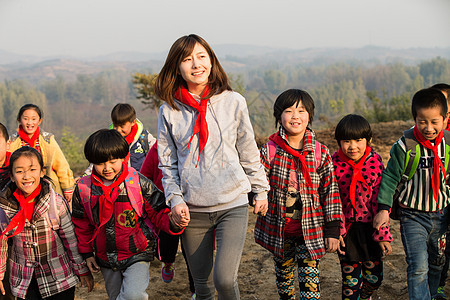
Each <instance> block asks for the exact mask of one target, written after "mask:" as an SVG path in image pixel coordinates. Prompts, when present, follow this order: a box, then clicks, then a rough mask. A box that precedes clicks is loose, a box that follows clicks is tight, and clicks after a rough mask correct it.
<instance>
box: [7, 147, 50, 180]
mask: <svg viewBox="0 0 450 300" xmlns="http://www.w3.org/2000/svg"><path fill="white" fill-rule="evenodd" d="M22 156H25V157H33V156H35V157H36V159H37V161H38V163H39V165H40V166H41V170H42V171H44V160H43V158H42V155H41V153H39V151H37V150H36V149H34V148H32V147H29V146H23V147H20V148H19V149H17V150H16V151H14V152H13V153H12V154H11V157H10V158H9V166H8V173H9V175H12V173H13V172H12V171H13V165H14V162H15V161H16V160H17V159H18V158H19V157H22Z"/></svg>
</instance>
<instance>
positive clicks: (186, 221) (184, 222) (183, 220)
mask: <svg viewBox="0 0 450 300" xmlns="http://www.w3.org/2000/svg"><path fill="white" fill-rule="evenodd" d="M189 221H190V220H189V219H188V218H186V215H185V214H184V213H182V215H181V222H180V224H179V225H178V224H177V223H176V222H175V220H174V216H173V213H171V212H170V213H169V222H170V224H171V225H172V226H173V227H175V228H184V227H186V226H188V224H189Z"/></svg>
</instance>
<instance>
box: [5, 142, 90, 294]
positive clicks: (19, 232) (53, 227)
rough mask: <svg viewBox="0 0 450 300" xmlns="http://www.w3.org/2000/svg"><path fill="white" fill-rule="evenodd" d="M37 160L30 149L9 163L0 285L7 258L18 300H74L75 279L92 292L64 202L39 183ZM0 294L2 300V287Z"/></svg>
mask: <svg viewBox="0 0 450 300" xmlns="http://www.w3.org/2000/svg"><path fill="white" fill-rule="evenodd" d="M43 167H44V163H43V159H42V156H41V154H39V152H38V151H37V150H36V149H34V148H31V147H22V148H20V149H18V150H16V151H15V152H14V153H13V154H12V155H11V158H10V165H9V167H8V168H9V169H8V173H9V174H8V175H9V176H10V177H11V182H9V183H8V184H7V185H6V187H5V188H4V189H3V190H2V191H1V194H0V213H1V214H2V217H1V218H0V219H1V220H2V221H1V223H2V224H1V229H2V234H1V235H0V241H1V248H0V280H3V278H4V275H5V268H6V255H7V253H8V246H11V247H12V249H11V250H12V251H11V252H10V257H9V262H10V284H11V291H12V294H13V295H14V296H16V297H17V298H19V299H42V298H45V299H52V300H55V299H64V300H66V299H74V297H75V285H76V284H77V283H78V282H79V279H78V277H77V276H80V279H81V283H82V286H83V285H86V286H88V289H89V291H91V290H92V288H93V286H94V281H93V278H92V275H91V273H90V272H89V269H88V267H87V265H86V262H85V261H84V259H83V258H82V257H81V255H80V254H79V253H78V247H77V244H78V242H77V238H76V236H75V231H74V226H73V223H72V220H71V217H70V213H69V209H68V204H67V202H66V201H65V200H64V199H63V198H62V197H61V196H60V195H59V194H57V193H55V191H54V190H53V187H52V185H51V184H50V182H49V181H48V180H47V179H45V178H44V171H43ZM0 291H1V293H2V294H3V295H4V294H5V290H4V288H3V283H2V282H1V281H0Z"/></svg>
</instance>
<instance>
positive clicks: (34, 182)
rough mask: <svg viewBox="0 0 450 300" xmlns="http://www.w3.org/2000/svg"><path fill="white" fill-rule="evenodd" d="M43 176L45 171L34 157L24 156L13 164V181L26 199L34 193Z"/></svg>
mask: <svg viewBox="0 0 450 300" xmlns="http://www.w3.org/2000/svg"><path fill="white" fill-rule="evenodd" d="M43 176H44V171H43V170H42V168H41V166H40V164H39V161H38V159H37V157H36V156H34V155H22V156H20V157H19V158H17V159H16V160H15V161H14V162H13V165H12V174H11V180H12V181H13V182H14V183H15V184H16V186H17V188H19V189H20V190H21V191H22V193H23V194H24V195H25V197H27V196H29V195H30V194H31V193H33V192H34V190H35V189H36V188H37V187H38V186H39V183H40V182H41V177H43Z"/></svg>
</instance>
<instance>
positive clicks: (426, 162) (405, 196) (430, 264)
mask: <svg viewBox="0 0 450 300" xmlns="http://www.w3.org/2000/svg"><path fill="white" fill-rule="evenodd" d="M411 110H412V115H413V117H414V120H415V123H416V124H415V126H414V127H413V128H412V129H409V130H407V131H405V132H404V134H403V136H402V137H401V138H400V139H399V140H398V141H397V142H396V143H395V144H394V145H393V146H392V148H391V152H390V154H391V158H390V159H389V161H388V164H387V167H386V169H385V170H384V171H383V177H382V179H381V186H380V190H379V194H378V213H377V215H376V216H375V219H374V222H373V225H374V228H376V229H380V227H383V226H386V225H388V224H389V208H390V207H392V205H393V201H392V199H393V198H392V197H393V195H394V192H395V190H396V188H397V185H398V183H399V182H400V179H401V177H402V174H403V170H404V168H405V161H406V158H407V155H409V154H407V153H406V145H407V144H409V141H413V142H415V143H417V145H418V147H420V154H419V151H417V155H420V161H419V164H418V167H417V170H416V171H415V173H414V175H413V177H412V179H411V180H409V181H407V182H406V183H405V186H404V189H403V190H402V191H401V193H400V196H399V199H398V201H399V209H398V210H399V216H400V231H401V236H402V242H403V247H404V249H405V253H406V262H407V264H408V267H407V282H408V293H409V298H410V299H420V300H423V299H431V298H435V297H437V288H438V285H439V279H440V273H441V271H442V266H443V264H444V261H445V258H444V249H445V232H446V229H447V205H448V204H449V201H450V199H449V193H450V189H449V186H448V185H447V184H446V182H447V178H446V174H447V172H446V171H445V167H444V165H443V163H442V162H443V161H444V159H445V156H446V153H445V149H446V148H447V147H446V144H447V143H449V141H447V140H445V138H444V137H443V129H444V121H445V118H446V117H447V101H446V100H445V97H444V95H443V94H442V93H441V92H439V91H438V90H435V89H423V90H420V91H418V92H417V93H416V94H415V95H414V96H413V99H412V106H411Z"/></svg>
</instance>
